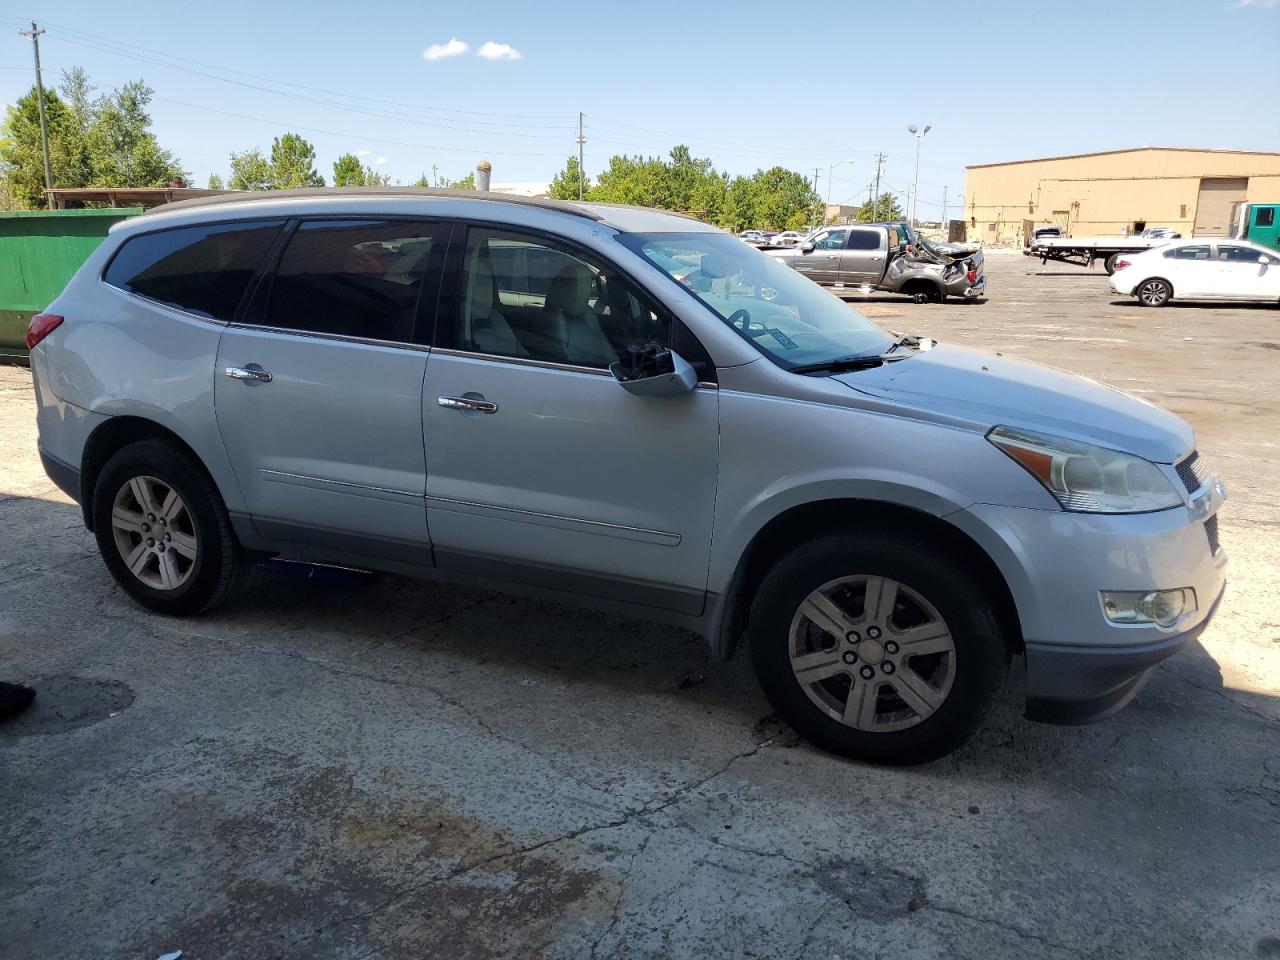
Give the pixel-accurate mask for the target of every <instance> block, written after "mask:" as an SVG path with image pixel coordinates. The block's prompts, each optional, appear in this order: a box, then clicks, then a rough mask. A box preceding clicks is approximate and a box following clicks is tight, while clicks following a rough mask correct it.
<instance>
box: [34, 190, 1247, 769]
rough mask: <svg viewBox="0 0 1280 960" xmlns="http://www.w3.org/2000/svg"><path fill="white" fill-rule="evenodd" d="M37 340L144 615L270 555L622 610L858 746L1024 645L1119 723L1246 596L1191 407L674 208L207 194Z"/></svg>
mask: <svg viewBox="0 0 1280 960" xmlns="http://www.w3.org/2000/svg"><path fill="white" fill-rule="evenodd" d="M895 240H896V237H895ZM694 265H696V270H692V271H691V270H690V269H689V268H690V267H691V266H694ZM695 274H696V276H695ZM28 337H29V342H30V345H31V365H32V371H33V380H34V384H35V393H36V400H37V410H38V412H37V421H38V427H39V448H40V456H41V458H42V460H43V463H44V466H45V469H46V471H47V472H48V474H49V476H50V477H51V478H52V479H53V480H54V481H55V482H56V483H57V485H58V486H59V487H61V488H62V489H63V490H64V491H66V493H67V494H68V495H69V496H71V497H72V498H74V499H75V500H77V501H78V502H79V503H80V504H81V506H82V509H83V514H84V521H85V523H86V525H87V526H88V528H89V529H90V530H92V531H93V534H94V536H95V537H96V538H97V545H98V549H99V551H100V552H101V555H102V558H103V560H104V562H105V564H106V566H107V568H108V569H109V570H110V572H111V574H112V576H113V577H114V578H115V579H116V581H117V583H118V584H119V585H120V587H121V588H122V589H123V590H124V591H125V592H126V593H128V594H129V595H130V596H131V597H133V598H134V599H135V600H136V601H137V602H138V603H140V604H142V605H143V606H145V607H148V608H150V609H151V610H154V611H157V612H159V613H161V614H166V615H175V616H176V615H192V614H198V613H200V612H202V611H205V610H208V609H210V608H212V607H213V606H215V605H216V604H218V603H219V602H220V601H223V600H225V599H226V598H227V597H228V596H229V595H230V594H231V593H232V591H233V590H234V588H235V586H236V585H237V584H238V583H239V581H240V579H241V576H242V574H243V572H244V570H245V568H246V566H247V564H248V563H250V562H251V561H253V560H255V559H258V558H263V557H269V556H276V557H281V558H286V559H289V560H294V561H306V562H313V563H338V564H343V565H347V566H354V567H361V568H367V569H379V570H389V571H394V572H400V573H417V574H420V575H422V576H424V577H428V578H434V579H440V580H446V581H456V582H463V583H471V584H483V585H487V586H493V587H502V588H507V589H515V590H520V591H524V592H531V593H534V594H537V595H540V596H548V597H553V598H558V599H560V600H564V601H569V602H579V603H587V604H593V605H598V606H603V607H606V608H609V609H615V610H621V611H628V612H631V613H635V614H639V615H642V616H647V617H651V618H655V619H659V620H663V621H666V622H670V623H675V624H679V625H681V626H684V627H686V628H688V629H691V630H695V631H698V632H699V633H701V634H702V635H703V636H704V637H705V638H706V639H707V641H708V642H709V643H710V645H711V647H712V650H713V651H714V654H715V655H716V656H717V657H719V658H726V657H728V656H730V655H732V654H733V652H734V651H735V649H737V648H738V647H740V646H742V645H743V644H748V643H749V649H750V655H751V658H752V661H753V664H754V667H755V670H756V673H757V675H758V677H759V679H760V682H761V684H762V686H763V687H764V690H765V692H766V693H767V695H768V697H769V698H770V700H771V702H772V703H773V704H774V705H775V707H776V709H777V710H778V711H779V712H780V714H781V715H782V716H783V717H784V718H785V719H786V721H787V722H788V723H790V724H792V725H793V726H794V728H795V729H796V730H798V731H799V732H800V733H801V734H803V735H804V736H805V737H807V738H808V739H810V740H811V741H812V742H814V743H816V744H819V745H821V746H823V747H825V748H827V749H829V750H833V751H836V752H839V753H843V754H846V755H849V756H853V757H859V758H862V759H866V760H874V761H881V762H886V763H910V762H915V761H923V760H928V759H931V758H934V757H937V756H940V755H942V754H945V753H947V752H948V751H951V750H953V749H955V748H956V747H958V746H959V745H960V744H961V743H963V742H965V741H966V740H967V739H968V738H969V737H970V735H971V734H972V733H973V732H974V731H975V730H976V729H978V728H979V726H980V725H981V724H982V722H983V719H984V717H985V716H986V714H987V712H988V710H989V708H990V707H991V704H992V702H993V700H994V698H995V696H996V693H997V691H998V690H999V688H1000V686H1001V684H1002V682H1003V680H1004V677H1005V674H1006V670H1007V668H1008V665H1009V661H1010V658H1011V656H1013V655H1021V656H1024V657H1025V659H1026V664H1027V669H1026V690H1027V712H1028V715H1029V716H1031V717H1033V718H1036V719H1043V720H1057V721H1066V722H1082V721H1086V720H1090V719H1095V718H1097V717H1100V716H1104V715H1106V714H1109V713H1111V712H1113V711H1115V710H1117V709H1119V708H1120V707H1121V706H1122V705H1123V704H1124V703H1126V702H1127V701H1128V700H1129V699H1130V698H1131V697H1132V696H1133V695H1134V694H1135V692H1136V691H1137V689H1138V687H1139V686H1140V685H1141V684H1142V682H1143V680H1144V678H1145V677H1146V676H1147V674H1148V673H1149V672H1150V670H1151V669H1152V668H1153V667H1154V666H1155V665H1156V664H1157V663H1158V662H1160V661H1161V660H1163V659H1165V658H1166V657H1168V656H1170V655H1172V654H1174V653H1175V652H1177V651H1178V650H1180V649H1181V648H1183V647H1184V646H1186V645H1187V644H1188V643H1190V642H1191V641H1192V640H1193V639H1194V638H1195V637H1196V636H1198V635H1199V634H1200V632H1201V631H1202V630H1203V629H1204V627H1205V625H1206V624H1207V623H1208V622H1209V618H1210V617H1211V615H1212V614H1213V611H1214V610H1215V608H1216V606H1217V604H1218V601H1219V598H1220V597H1221V595H1222V592H1223V588H1224V584H1225V563H1226V557H1225V554H1224V553H1223V552H1222V550H1221V549H1220V547H1219V545H1218V541H1217V511H1218V509H1219V507H1220V505H1221V504H1222V502H1223V498H1224V493H1223V490H1222V487H1221V485H1220V484H1219V483H1218V482H1217V481H1215V480H1214V479H1213V478H1212V476H1211V475H1210V474H1209V473H1208V472H1207V471H1206V469H1205V465H1204V463H1203V461H1202V460H1201V459H1200V458H1199V456H1198V455H1197V453H1196V451H1195V446H1196V442H1195V434H1194V432H1193V431H1192V429H1191V427H1190V426H1188V425H1187V424H1186V423H1184V422H1183V421H1182V420H1180V419H1178V418H1177V417H1175V416H1174V415H1172V414H1170V413H1167V412H1165V411H1162V410H1160V409H1158V408H1156V407H1154V406H1152V405H1151V404H1149V403H1147V402H1145V401H1143V400H1138V399H1136V398H1133V397H1130V396H1127V395H1125V394H1123V393H1120V392H1118V391H1115V390H1111V389H1109V388H1106V387H1103V386H1101V385H1099V384H1097V383H1094V382H1093V381H1091V380H1085V379H1080V378H1077V377H1073V376H1070V375H1067V374H1065V373H1061V372H1059V371H1056V370H1053V369H1051V368H1047V367H1041V366H1036V365H1034V364H1029V363H1020V362H1017V361H1015V360H1012V359H1010V358H1008V357H1004V356H999V355H994V356H993V355H989V354H985V353H979V352H976V351H972V350H968V349H965V348H963V347H958V346H950V345H946V344H942V343H936V342H934V341H932V340H929V339H926V338H920V337H913V336H909V335H906V334H897V335H895V334H892V333H888V332H886V331H884V330H882V329H880V328H879V327H877V326H876V325H875V324H873V323H871V322H870V321H869V320H867V319H866V318H864V317H863V316H862V315H860V314H859V313H858V312H857V311H856V310H854V309H852V308H851V307H849V306H847V305H845V304H843V303H841V302H840V301H839V300H838V299H836V298H835V297H832V296H830V295H829V294H828V293H826V292H825V291H823V290H821V289H819V288H818V287H817V286H815V285H814V284H813V283H811V282H809V281H808V280H807V279H805V278H804V277H803V276H802V275H801V274H799V273H797V272H796V271H794V270H792V269H790V268H789V267H787V266H785V265H784V264H782V263H779V262H778V261H777V260H775V259H773V258H770V257H768V256H766V255H764V254H762V253H760V252H758V251H755V250H752V249H750V248H749V247H747V246H746V245H744V244H742V243H741V242H739V241H738V240H737V239H736V238H735V237H732V236H729V235H727V234H725V233H724V232H722V231H720V230H718V229H715V228H713V227H710V226H707V225H704V224H700V223H697V222H696V221H692V220H689V219H687V218H684V217H680V216H675V215H671V214H666V213H663V212H660V211H655V210H647V209H637V208H630V207H619V206H612V205H607V204H602V205H594V204H590V203H588V204H584V205H579V204H569V203H561V202H557V201H548V200H531V199H530V200H526V199H519V198H516V197H503V198H502V199H495V198H493V197H492V196H487V197H486V196H483V195H482V196H476V195H475V194H468V193H466V192H458V193H453V192H447V191H445V192H442V191H412V190H409V189H406V190H404V191H403V193H378V194H373V195H370V194H369V193H368V192H365V191H359V190H340V189H329V190H322V191H278V192H277V191H272V192H269V193H262V194H254V195H249V196H244V195H238V196H237V195H228V196H226V197H224V198H220V199H217V200H203V201H198V202H197V201H187V202H183V203H177V204H172V205H169V206H167V207H160V208H157V210H156V211H154V212H152V213H150V214H146V215H143V216H141V217H138V218H136V219H134V220H132V221H130V222H128V223H124V224H120V225H118V226H117V227H116V228H115V229H114V230H113V231H112V232H111V234H110V235H109V237H108V238H107V240H106V241H105V242H104V243H103V244H102V246H101V247H100V248H99V249H98V250H97V251H96V252H95V253H93V254H92V255H91V256H90V257H89V259H88V260H87V262H86V263H85V264H84V266H83V267H82V268H81V269H80V271H79V272H78V273H77V274H76V275H75V277H74V278H73V279H72V280H71V282H70V284H69V285H68V286H67V288H66V290H65V291H64V292H63V293H62V295H61V296H59V297H58V298H57V299H56V300H55V301H54V302H53V303H52V304H50V305H49V307H48V308H47V310H46V311H45V312H44V313H42V314H40V315H39V316H37V317H35V318H33V320H32V322H31V327H30V331H29V333H28ZM601 629H602V635H601V636H600V637H599V640H598V642H600V643H608V642H610V637H609V635H608V632H607V621H602V628H601Z"/></svg>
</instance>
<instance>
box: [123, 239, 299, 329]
mask: <svg viewBox="0 0 1280 960" xmlns="http://www.w3.org/2000/svg"><path fill="white" fill-rule="evenodd" d="M280 226H281V224H280V222H279V221H252V222H247V221H246V222H241V223H219V224H213V225H209V226H195V227H179V228H178V229H176V230H161V231H159V232H157V233H144V234H142V235H140V236H137V237H133V238H131V239H129V240H126V241H125V242H124V245H123V246H122V247H121V248H120V250H119V251H118V252H117V253H116V255H115V257H114V258H113V259H112V261H111V265H110V266H109V267H107V272H106V276H105V279H106V281H107V283H109V284H111V285H112V286H115V287H119V288H120V289H121V290H128V291H129V292H130V293H136V294H138V295H139V296H142V297H147V298H148V299H150V300H156V301H158V302H160V303H165V304H169V305H170V306H174V307H178V308H179V309H182V310H186V311H188V312H190V313H197V314H200V315H201V316H205V317H212V318H213V319H215V320H230V319H231V317H232V315H233V314H234V313H235V311H236V307H237V305H238V304H239V303H240V298H241V297H242V296H243V295H244V291H245V288H246V287H248V285H249V281H250V279H252V277H253V275H254V271H255V270H257V268H258V266H259V264H261V263H262V261H263V260H264V259H265V258H266V256H267V251H268V250H269V249H270V247H271V242H272V241H273V240H274V239H275V237H276V234H277V233H279V231H280Z"/></svg>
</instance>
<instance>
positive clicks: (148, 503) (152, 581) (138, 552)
mask: <svg viewBox="0 0 1280 960" xmlns="http://www.w3.org/2000/svg"><path fill="white" fill-rule="evenodd" d="M111 534H112V538H113V539H114V540H115V544H116V549H117V550H119V551H120V557H121V559H123V560H124V564H125V566H126V567H127V568H128V569H129V572H130V573H132V574H133V575H134V576H135V577H137V578H138V580H140V581H141V582H142V583H144V584H146V585H147V586H148V587H150V588H151V589H153V590H176V589H177V588H178V587H180V586H182V585H183V584H184V583H186V582H187V580H188V579H189V578H190V577H191V573H192V571H193V570H195V566H196V557H197V556H198V555H199V543H198V541H197V538H196V531H195V523H194V521H193V519H192V516H191V511H190V510H189V509H188V508H187V505H186V503H185V502H184V501H183V499H182V497H180V496H179V495H178V492H177V491H176V490H174V489H173V487H171V486H169V484H167V483H165V482H164V481H163V480H159V479H157V478H155V477H133V478H132V479H130V480H129V481H127V482H126V483H125V484H123V485H122V486H121V487H120V489H119V490H118V491H117V492H116V495H115V499H114V500H113V501H112V503H111Z"/></svg>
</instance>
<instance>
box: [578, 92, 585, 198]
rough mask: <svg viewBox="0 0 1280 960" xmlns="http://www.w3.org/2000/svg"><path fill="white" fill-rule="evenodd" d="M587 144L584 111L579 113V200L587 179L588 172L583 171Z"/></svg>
mask: <svg viewBox="0 0 1280 960" xmlns="http://www.w3.org/2000/svg"><path fill="white" fill-rule="evenodd" d="M586 142H587V138H586V137H584V136H583V135H582V111H581V110H579V111H578V199H579V200H581V199H582V188H583V183H584V181H585V180H586V179H587V174H586V171H585V170H583V169H582V145H583V144H584V143H586Z"/></svg>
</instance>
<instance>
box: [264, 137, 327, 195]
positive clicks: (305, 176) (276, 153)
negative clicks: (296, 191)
mask: <svg viewBox="0 0 1280 960" xmlns="http://www.w3.org/2000/svg"><path fill="white" fill-rule="evenodd" d="M315 162H316V148H315V147H314V146H312V144H311V142H310V141H308V140H307V139H306V138H304V137H302V136H299V135H298V134H296V133H286V134H285V135H284V136H282V137H276V138H275V139H274V140H273V141H272V143H271V174H270V184H271V189H273V190H289V189H292V188H294V187H323V186H324V177H322V176H320V174H319V173H317V172H316V168H315Z"/></svg>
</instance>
